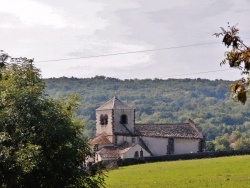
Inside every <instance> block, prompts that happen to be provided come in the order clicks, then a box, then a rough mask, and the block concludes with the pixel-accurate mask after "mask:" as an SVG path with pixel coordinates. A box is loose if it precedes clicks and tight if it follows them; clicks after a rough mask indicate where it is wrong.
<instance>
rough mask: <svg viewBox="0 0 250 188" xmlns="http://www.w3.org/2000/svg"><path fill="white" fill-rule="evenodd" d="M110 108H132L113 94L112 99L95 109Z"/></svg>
mask: <svg viewBox="0 0 250 188" xmlns="http://www.w3.org/2000/svg"><path fill="white" fill-rule="evenodd" d="M112 109H133V108H131V107H129V106H128V105H127V104H125V103H124V102H122V101H120V100H119V99H118V98H117V96H114V97H113V98H112V99H110V100H109V101H107V102H106V103H104V104H103V105H102V106H100V107H99V108H97V109H96V110H112Z"/></svg>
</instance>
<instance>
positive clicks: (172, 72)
mask: <svg viewBox="0 0 250 188" xmlns="http://www.w3.org/2000/svg"><path fill="white" fill-rule="evenodd" d="M0 17H1V19H0V50H4V52H6V53H8V54H9V55H11V56H13V57H27V58H34V64H35V66H36V67H38V68H39V69H40V70H41V74H42V77H43V78H50V77H56V78H57V77H62V76H66V77H78V78H90V77H95V76H96V75H99V76H100V75H102V76H106V77H114V78H119V79H135V78H138V79H146V78H150V79H154V78H160V79H168V78H176V79H179V78H205V79H211V80H215V79H223V80H236V79H239V78H240V77H241V75H240V71H239V70H235V69H231V68H229V66H228V65H224V66H220V62H221V60H222V59H223V58H224V53H225V51H227V50H228V49H227V48H226V47H225V46H223V44H222V42H221V40H222V39H221V38H216V37H215V36H212V35H213V34H214V33H216V32H220V27H224V28H226V27H227V23H228V22H229V23H230V25H235V24H238V25H237V27H238V28H239V29H240V36H241V37H242V39H243V41H244V42H245V43H246V44H248V45H249V44H250V21H249V18H250V0H237V1H236V0H209V1H200V0H175V1H172V0H157V1H154V0H71V1H69V0H67V1H66V0H53V1H52V0H43V1H41V0H40V1H39V0H22V1H20V0H8V1H6V0H0ZM155 49H156V50H155ZM157 49H162V50H157ZM130 52H133V53H130ZM63 59H64V60H63ZM65 59H67V60H65ZM55 60H56V61H55Z"/></svg>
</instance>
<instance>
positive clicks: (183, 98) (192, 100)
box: [45, 77, 250, 140]
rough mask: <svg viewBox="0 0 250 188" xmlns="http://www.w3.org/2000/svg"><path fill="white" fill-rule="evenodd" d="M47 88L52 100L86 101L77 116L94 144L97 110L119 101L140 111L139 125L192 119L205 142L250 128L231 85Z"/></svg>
mask: <svg viewBox="0 0 250 188" xmlns="http://www.w3.org/2000/svg"><path fill="white" fill-rule="evenodd" d="M45 82H46V85H47V87H46V93H48V94H49V95H50V96H51V97H53V98H60V96H62V95H68V94H71V93H77V94H78V95H79V96H83V97H82V104H83V105H82V106H81V107H80V108H79V109H78V110H77V116H78V118H80V119H82V120H85V121H86V127H85V130H84V132H85V134H86V135H87V136H88V137H89V138H91V137H93V136H94V134H95V120H96V119H95V118H96V117H95V110H96V109H97V108H98V107H99V106H100V105H102V104H103V103H104V102H106V101H107V100H109V99H110V98H112V97H113V96H114V95H117V96H118V97H119V99H121V100H122V101H124V102H125V103H127V104H128V105H129V106H131V107H133V108H135V109H136V114H135V115H136V118H135V121H136V122H137V123H165V122H168V123H179V122H187V121H188V119H189V118H191V119H193V120H194V122H195V123H197V124H198V127H199V128H200V129H201V130H202V132H203V134H204V135H205V136H206V140H214V139H215V137H217V136H221V135H223V134H225V133H228V134H229V135H230V134H231V133H232V132H233V131H239V132H241V133H243V132H245V131H247V130H248V129H249V128H250V124H249V125H248V123H247V122H250V103H249V102H247V103H246V104H245V105H244V106H242V105H240V104H239V103H235V102H234V101H232V100H231V99H230V91H229V90H228V86H229V85H230V84H232V82H230V81H223V80H214V81H211V80H206V79H168V80H161V79H153V80H152V79H145V80H138V79H130V80H119V79H115V78H108V77H94V78H84V79H78V78H66V77H63V78H51V79H46V80H45ZM66 88H67V89H66Z"/></svg>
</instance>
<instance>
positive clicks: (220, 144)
mask: <svg viewBox="0 0 250 188" xmlns="http://www.w3.org/2000/svg"><path fill="white" fill-rule="evenodd" d="M228 137H229V135H228V134H227V133H226V134H224V135H222V136H217V137H216V138H215V140H214V144H215V150H216V151H226V150H230V149H231V148H230V143H229V141H228Z"/></svg>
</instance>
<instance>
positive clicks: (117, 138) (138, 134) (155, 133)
mask: <svg viewBox="0 0 250 188" xmlns="http://www.w3.org/2000/svg"><path fill="white" fill-rule="evenodd" d="M89 144H90V146H91V148H92V150H93V151H94V152H95V159H94V161H95V162H98V161H104V160H115V159H118V158H122V159H123V158H135V157H149V156H162V155H172V154H185V153H196V152H202V151H203V150H204V146H205V140H204V136H203V135H202V133H201V132H200V131H199V130H198V129H197V128H196V125H195V123H194V122H193V121H192V120H191V119H189V120H188V122H187V123H177V124H167V123H166V124H137V123H136V121H135V109H134V108H131V107H130V106H128V105H127V104H125V103H124V102H122V101H121V100H119V99H118V98H117V97H116V96H114V97H113V98H112V99H110V100H109V101H107V102H106V103H104V104H103V105H102V106H100V107H99V108H98V109H96V137H95V138H94V139H92V140H90V141H89Z"/></svg>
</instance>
